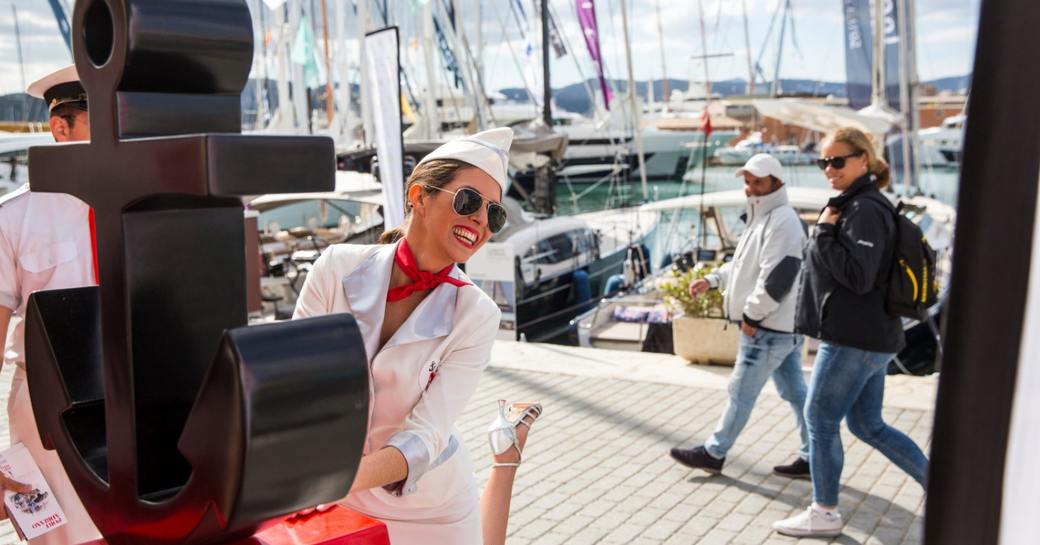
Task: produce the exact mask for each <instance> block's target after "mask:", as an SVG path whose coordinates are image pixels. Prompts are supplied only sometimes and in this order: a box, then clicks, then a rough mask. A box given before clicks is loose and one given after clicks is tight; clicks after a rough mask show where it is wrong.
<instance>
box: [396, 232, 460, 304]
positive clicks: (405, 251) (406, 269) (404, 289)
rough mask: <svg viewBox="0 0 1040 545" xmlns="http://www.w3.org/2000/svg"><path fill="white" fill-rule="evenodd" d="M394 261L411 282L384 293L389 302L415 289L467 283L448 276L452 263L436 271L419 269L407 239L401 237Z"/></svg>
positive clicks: (409, 293) (415, 290)
mask: <svg viewBox="0 0 1040 545" xmlns="http://www.w3.org/2000/svg"><path fill="white" fill-rule="evenodd" d="M394 263H397V266H398V267H399V268H400V269H401V272H403V273H404V274H405V276H407V277H408V278H409V279H411V281H412V283H411V284H405V285H404V286H400V287H396V288H393V289H391V290H390V291H389V292H388V293H387V294H386V300H387V302H389V303H393V302H394V301H400V300H401V299H404V298H406V297H408V296H409V295H411V294H412V293H415V292H417V291H425V290H428V289H433V288H436V287H437V286H438V285H440V284H443V283H445V282H447V283H448V284H451V285H453V286H459V287H462V286H466V285H469V283H468V282H463V281H462V280H456V279H455V278H452V277H450V276H448V272H450V271H451V268H452V267H453V266H454V265H448V266H447V267H445V268H444V269H443V270H441V271H440V272H437V273H431V272H426V271H420V270H419V264H418V263H417V262H416V261H415V256H414V255H412V249H411V248H409V247H408V241H407V240H404V239H401V243H400V244H398V245H397V254H396V255H394Z"/></svg>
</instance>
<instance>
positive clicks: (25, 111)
mask: <svg viewBox="0 0 1040 545" xmlns="http://www.w3.org/2000/svg"><path fill="white" fill-rule="evenodd" d="M11 15H12V16H13V17H14V41H15V44H16V45H17V47H18V71H19V73H21V75H22V87H21V89H22V92H23V93H24V92H25V59H23V58H22V33H21V31H20V30H19V29H18V8H16V7H15V5H14V4H11ZM22 117H23V118H24V119H25V120H26V121H28V119H29V101H28V100H27V99H26V97H25V96H24V95H23V96H22ZM11 179H12V180H13V179H14V167H11Z"/></svg>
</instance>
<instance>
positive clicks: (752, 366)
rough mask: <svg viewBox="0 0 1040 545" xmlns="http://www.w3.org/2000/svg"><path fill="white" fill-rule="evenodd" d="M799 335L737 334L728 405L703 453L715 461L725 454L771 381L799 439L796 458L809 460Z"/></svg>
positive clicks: (762, 331)
mask: <svg viewBox="0 0 1040 545" xmlns="http://www.w3.org/2000/svg"><path fill="white" fill-rule="evenodd" d="M803 341H804V338H803V337H802V336H801V335H795V334H793V333H774V332H772V331H764V330H761V329H760V330H758V332H756V333H755V336H754V337H748V336H747V335H745V334H743V333H741V334H740V349H739V351H738V352H737V362H736V364H735V365H734V366H733V374H732V375H730V377H729V403H728V404H727V405H726V410H725V411H724V412H723V413H722V418H721V419H719V424H718V426H717V427H716V428H715V433H713V434H712V435H711V437H709V438H708V440H707V441H705V443H704V449H705V450H707V451H708V454H710V455H712V456H714V457H715V458H725V457H726V452H728V451H729V449H730V447H732V446H733V443H734V442H735V441H736V440H737V436H738V435H740V432H741V431H743V429H744V426H745V425H746V424H747V421H748V418H750V417H751V410H752V409H753V408H755V401H756V400H757V399H758V394H759V393H761V392H762V387H763V386H765V385H766V381H768V380H769V377H770V376H772V377H773V383H775V384H776V391H777V392H778V393H779V394H780V397H781V398H783V399H784V400H785V401H787V402H788V403H790V404H791V409H792V410H793V411H794V415H795V420H796V421H797V422H798V431H799V433H800V434H801V438H802V447H801V451H800V453H799V455H800V456H801V457H802V458H804V459H808V458H809V438H808V434H807V432H806V428H805V420H804V419H803V417H802V414H803V409H804V406H805V376H803V375H802V342H803Z"/></svg>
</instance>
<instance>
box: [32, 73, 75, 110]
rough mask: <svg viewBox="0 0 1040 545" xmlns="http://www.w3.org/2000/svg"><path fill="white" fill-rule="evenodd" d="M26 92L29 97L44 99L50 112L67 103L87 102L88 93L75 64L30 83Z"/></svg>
mask: <svg viewBox="0 0 1040 545" xmlns="http://www.w3.org/2000/svg"><path fill="white" fill-rule="evenodd" d="M25 92H26V93H28V94H29V96H32V97H36V98H42V99H43V100H44V101H45V102H46V103H47V109H48V110H52V109H54V107H55V106H58V105H60V104H65V103H66V102H86V100H87V93H86V91H84V90H83V85H82V84H81V83H80V81H79V74H78V73H77V72H76V65H74V64H70V65H68V66H66V67H64V68H59V69H58V70H55V71H54V72H51V73H50V74H47V75H46V76H43V77H42V78H40V79H38V80H36V81H34V82H32V83H30V84H29V87H27V88H26V89H25Z"/></svg>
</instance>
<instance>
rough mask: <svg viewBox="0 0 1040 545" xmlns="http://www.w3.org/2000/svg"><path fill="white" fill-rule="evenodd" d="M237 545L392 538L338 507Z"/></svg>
mask: <svg viewBox="0 0 1040 545" xmlns="http://www.w3.org/2000/svg"><path fill="white" fill-rule="evenodd" d="M80 545H105V542H104V541H91V542H89V543H82V544H80ZM234 545H390V535H389V534H388V533H387V530H386V525H385V524H383V523H382V522H379V521H378V520H374V519H370V518H368V517H366V516H364V515H362V514H359V513H355V512H354V511H351V510H349V509H344V508H343V507H340V506H338V505H337V506H335V507H333V508H332V509H329V510H328V511H325V512H323V513H317V512H316V513H312V514H310V515H306V516H303V517H294V518H293V519H292V520H283V521H282V522H279V523H278V524H275V525H274V526H270V527H268V528H265V529H264V530H263V531H261V532H260V533H258V534H256V535H255V536H253V537H251V538H249V539H247V540H245V541H240V542H238V543H235V544H234Z"/></svg>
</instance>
